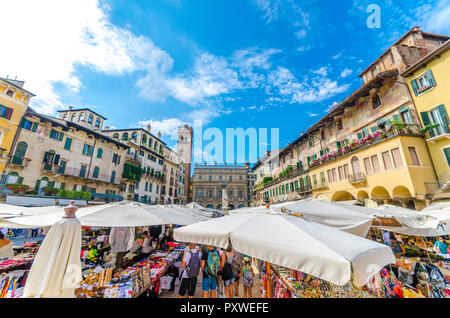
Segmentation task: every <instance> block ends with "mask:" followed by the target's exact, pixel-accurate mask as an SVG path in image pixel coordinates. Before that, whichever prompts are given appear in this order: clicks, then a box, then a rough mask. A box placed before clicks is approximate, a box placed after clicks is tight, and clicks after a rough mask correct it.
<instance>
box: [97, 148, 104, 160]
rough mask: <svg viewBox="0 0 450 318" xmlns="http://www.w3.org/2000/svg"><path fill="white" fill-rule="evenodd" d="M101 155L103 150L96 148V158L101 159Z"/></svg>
mask: <svg viewBox="0 0 450 318" xmlns="http://www.w3.org/2000/svg"><path fill="white" fill-rule="evenodd" d="M102 155H103V149H102V148H98V149H97V158H102Z"/></svg>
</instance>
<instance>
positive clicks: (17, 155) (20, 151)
mask: <svg viewBox="0 0 450 318" xmlns="http://www.w3.org/2000/svg"><path fill="white" fill-rule="evenodd" d="M27 149H28V144H27V143H26V142H25V141H19V142H18V143H17V147H16V151H15V152H14V157H13V160H12V163H13V164H16V165H20V166H21V165H22V164H23V160H24V158H25V154H26V153H27Z"/></svg>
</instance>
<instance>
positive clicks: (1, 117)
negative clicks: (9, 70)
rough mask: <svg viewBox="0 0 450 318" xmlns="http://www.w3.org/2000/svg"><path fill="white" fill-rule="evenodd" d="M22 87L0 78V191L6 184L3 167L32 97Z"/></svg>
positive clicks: (19, 83) (20, 83) (10, 80)
mask: <svg viewBox="0 0 450 318" xmlns="http://www.w3.org/2000/svg"><path fill="white" fill-rule="evenodd" d="M23 86H24V82H23V81H17V80H13V79H9V78H0V189H1V188H3V187H4V185H5V183H6V177H7V175H6V174H5V173H4V172H5V167H6V164H7V162H8V161H9V160H10V159H11V153H12V148H13V145H14V143H15V141H16V140H17V135H18V133H19V131H20V127H19V125H20V121H21V119H22V116H23V114H24V113H25V111H26V110H27V107H28V104H29V102H30V99H31V98H32V97H33V96H34V94H32V93H30V92H28V91H27V90H25V89H24V88H23Z"/></svg>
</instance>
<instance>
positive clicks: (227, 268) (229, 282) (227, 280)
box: [221, 245, 235, 298]
mask: <svg viewBox="0 0 450 318" xmlns="http://www.w3.org/2000/svg"><path fill="white" fill-rule="evenodd" d="M234 257H235V254H234V252H233V249H232V248H231V245H229V246H228V248H227V250H226V253H225V255H224V256H223V258H222V259H221V267H222V279H223V285H224V288H225V298H233V296H234V288H233V285H234V278H235V275H234V272H233V267H232V264H233V260H234Z"/></svg>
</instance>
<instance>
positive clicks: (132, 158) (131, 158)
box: [125, 152, 142, 164]
mask: <svg viewBox="0 0 450 318" xmlns="http://www.w3.org/2000/svg"><path fill="white" fill-rule="evenodd" d="M125 162H130V163H133V164H140V163H142V158H141V157H140V156H138V155H137V153H135V152H132V153H127V154H125Z"/></svg>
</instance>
